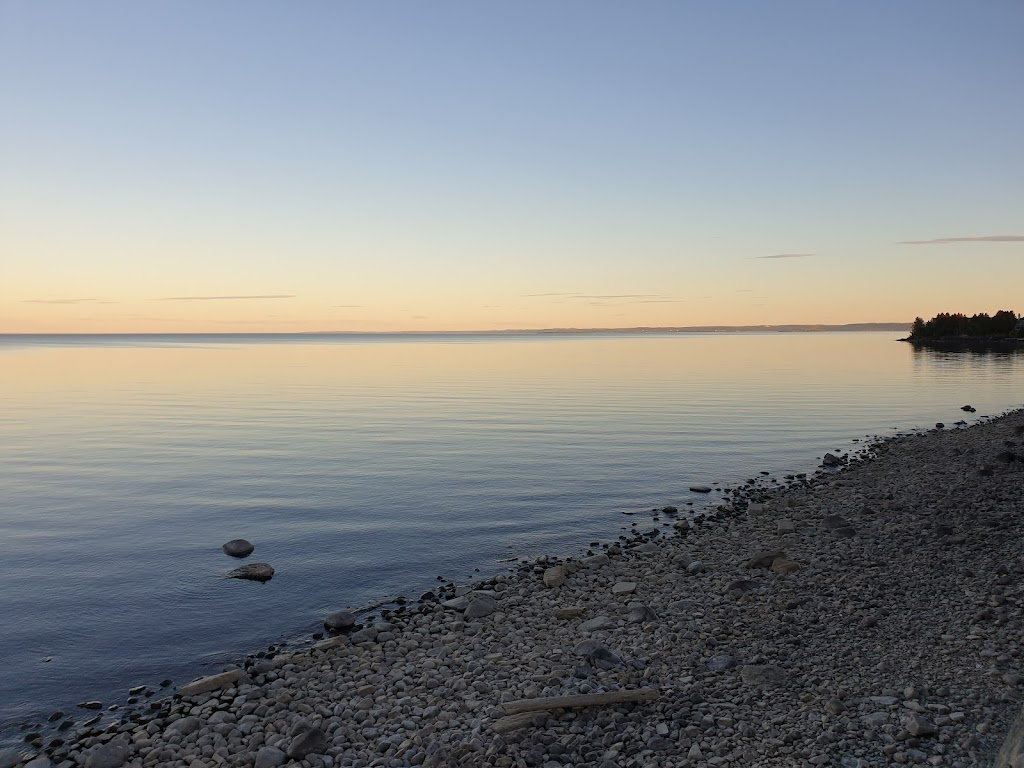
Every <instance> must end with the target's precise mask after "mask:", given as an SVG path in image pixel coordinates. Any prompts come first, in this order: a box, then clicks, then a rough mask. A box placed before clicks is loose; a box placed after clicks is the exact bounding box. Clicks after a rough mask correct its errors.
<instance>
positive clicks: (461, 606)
mask: <svg viewBox="0 0 1024 768" xmlns="http://www.w3.org/2000/svg"><path fill="white" fill-rule="evenodd" d="M441 606H442V607H444V608H450V609H452V610H453V611H464V610H466V608H468V607H469V598H468V597H466V596H465V595H462V596H461V597H453V598H452V599H451V600H442V601H441Z"/></svg>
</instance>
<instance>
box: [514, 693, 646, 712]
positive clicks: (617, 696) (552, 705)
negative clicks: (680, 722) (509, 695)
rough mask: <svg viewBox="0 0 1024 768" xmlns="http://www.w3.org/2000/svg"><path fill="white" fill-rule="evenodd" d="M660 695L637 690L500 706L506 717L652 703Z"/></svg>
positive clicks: (546, 698)
mask: <svg viewBox="0 0 1024 768" xmlns="http://www.w3.org/2000/svg"><path fill="white" fill-rule="evenodd" d="M660 695H661V693H660V692H659V691H657V690H655V689H654V688H638V689H636V690H629V691H609V692H608V693H584V694H580V695H577V696H546V697H544V698H539V699H519V700H518V701H508V702H505V703H504V704H502V705H501V708H502V709H503V710H505V714H506V715H516V714H519V713H520V712H540V711H543V710H549V711H550V710H552V709H574V708H576V707H600V706H604V705H607V704H628V703H630V702H634V701H653V700H654V699H656V698H658V697H659V696H660Z"/></svg>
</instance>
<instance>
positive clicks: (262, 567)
mask: <svg viewBox="0 0 1024 768" xmlns="http://www.w3.org/2000/svg"><path fill="white" fill-rule="evenodd" d="M228 578H229V579H246V580H248V581H270V580H271V579H272V578H274V569H273V568H272V567H271V566H270V564H269V563H247V564H246V565H243V566H242V567H241V568H235V570H233V571H230V572H229V573H228Z"/></svg>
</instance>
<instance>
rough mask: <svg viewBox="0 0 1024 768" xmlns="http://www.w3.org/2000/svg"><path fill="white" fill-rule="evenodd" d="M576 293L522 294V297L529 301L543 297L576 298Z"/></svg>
mask: <svg viewBox="0 0 1024 768" xmlns="http://www.w3.org/2000/svg"><path fill="white" fill-rule="evenodd" d="M578 295H579V294H576V293H524V294H523V296H524V297H526V298H529V299H533V298H538V297H543V296H578Z"/></svg>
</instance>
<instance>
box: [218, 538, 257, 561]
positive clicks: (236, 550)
mask: <svg viewBox="0 0 1024 768" xmlns="http://www.w3.org/2000/svg"><path fill="white" fill-rule="evenodd" d="M221 549H223V550H224V554H225V555H231V556H232V557H248V556H249V555H251V554H252V553H253V550H254V549H256V547H254V546H253V545H252V544H250V543H249V542H248V541H246V540H245V539H232V540H231V541H229V542H228V543H227V544H224V545H223V546H222V547H221Z"/></svg>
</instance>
